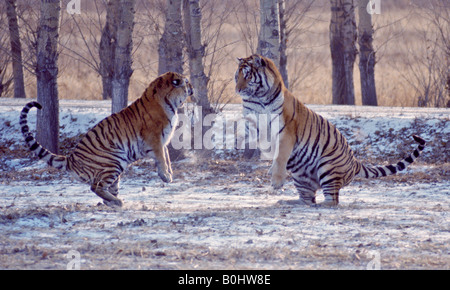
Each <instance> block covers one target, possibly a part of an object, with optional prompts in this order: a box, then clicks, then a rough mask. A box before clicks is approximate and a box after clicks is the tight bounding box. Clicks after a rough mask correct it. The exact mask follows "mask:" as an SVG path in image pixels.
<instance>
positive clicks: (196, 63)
mask: <svg viewBox="0 0 450 290" xmlns="http://www.w3.org/2000/svg"><path fill="white" fill-rule="evenodd" d="M199 2H200V1H199V0H184V2H183V3H184V4H183V5H184V27H185V30H186V47H187V52H188V56H189V71H190V80H191V83H192V86H193V87H194V89H195V93H194V101H195V103H196V104H197V105H199V106H201V107H202V112H203V116H204V115H205V114H209V113H212V112H213V109H212V108H211V104H210V102H209V99H208V82H209V79H208V77H207V76H206V74H205V69H204V66H203V58H204V56H205V46H204V45H203V44H202V28H201V21H202V9H201V8H200V3H199Z"/></svg>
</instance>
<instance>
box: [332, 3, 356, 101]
mask: <svg viewBox="0 0 450 290" xmlns="http://www.w3.org/2000/svg"><path fill="white" fill-rule="evenodd" d="M355 42H356V24H355V6H354V3H353V0H331V23H330V49H331V59H332V66H333V72H332V77H333V104H341V105H343V104H346V105H354V104H355V89H354V85H353V66H354V63H355V58H356V54H357V50H356V45H355Z"/></svg>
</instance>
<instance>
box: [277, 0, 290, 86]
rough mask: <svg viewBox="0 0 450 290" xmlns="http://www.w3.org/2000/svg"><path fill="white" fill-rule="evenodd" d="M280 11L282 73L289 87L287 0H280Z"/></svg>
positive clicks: (285, 83)
mask: <svg viewBox="0 0 450 290" xmlns="http://www.w3.org/2000/svg"><path fill="white" fill-rule="evenodd" d="M278 7H279V13H280V73H281V76H282V77H283V81H284V85H285V86H286V88H289V77H288V69H287V62H288V57H287V20H288V19H287V17H286V3H285V0H278Z"/></svg>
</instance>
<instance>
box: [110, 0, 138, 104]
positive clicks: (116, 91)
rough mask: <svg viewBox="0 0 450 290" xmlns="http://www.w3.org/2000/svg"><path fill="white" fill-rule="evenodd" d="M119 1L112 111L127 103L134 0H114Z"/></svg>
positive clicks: (130, 70)
mask: <svg viewBox="0 0 450 290" xmlns="http://www.w3.org/2000/svg"><path fill="white" fill-rule="evenodd" d="M115 1H118V2H119V7H120V8H119V13H118V19H117V20H116V21H118V25H117V35H116V47H115V56H114V57H115V58H114V75H113V79H112V112H113V113H117V112H119V111H120V110H122V109H123V108H125V107H126V106H127V105H128V88H129V85H130V77H131V75H132V74H133V70H132V68H131V65H132V58H131V51H132V48H133V41H132V37H133V27H134V12H135V11H134V7H135V3H136V0H115Z"/></svg>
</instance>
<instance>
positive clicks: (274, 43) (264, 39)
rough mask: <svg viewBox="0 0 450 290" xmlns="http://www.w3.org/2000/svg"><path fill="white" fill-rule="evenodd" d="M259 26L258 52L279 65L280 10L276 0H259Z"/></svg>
mask: <svg viewBox="0 0 450 290" xmlns="http://www.w3.org/2000/svg"><path fill="white" fill-rule="evenodd" d="M260 9H261V18H260V21H261V26H260V27H261V28H260V32H259V33H260V35H259V41H258V49H257V51H258V53H259V54H261V55H262V56H265V57H268V58H270V59H272V60H273V61H274V63H275V65H276V66H277V67H278V68H279V67H280V12H279V11H280V10H279V4H278V0H260Z"/></svg>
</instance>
